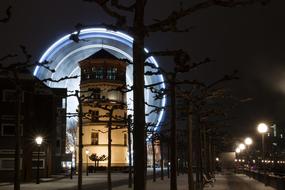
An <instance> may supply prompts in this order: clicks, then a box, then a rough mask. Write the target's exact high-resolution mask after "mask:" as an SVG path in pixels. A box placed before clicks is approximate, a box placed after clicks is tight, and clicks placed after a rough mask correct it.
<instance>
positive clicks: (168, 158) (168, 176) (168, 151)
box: [167, 142, 170, 178]
mask: <svg viewBox="0 0 285 190" xmlns="http://www.w3.org/2000/svg"><path fill="white" fill-rule="evenodd" d="M169 161H170V146H169V142H167V178H170V168H169Z"/></svg>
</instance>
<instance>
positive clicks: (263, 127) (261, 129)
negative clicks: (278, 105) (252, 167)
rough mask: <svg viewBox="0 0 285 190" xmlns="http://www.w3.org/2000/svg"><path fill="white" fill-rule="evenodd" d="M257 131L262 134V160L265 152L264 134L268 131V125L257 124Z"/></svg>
mask: <svg viewBox="0 0 285 190" xmlns="http://www.w3.org/2000/svg"><path fill="white" fill-rule="evenodd" d="M257 131H258V132H259V133H260V134H261V136H262V160H264V154H265V146H264V134H265V133H266V132H267V131H268V126H267V125H266V124H265V123H260V124H259V125H258V126H257Z"/></svg>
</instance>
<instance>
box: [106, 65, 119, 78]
mask: <svg viewBox="0 0 285 190" xmlns="http://www.w3.org/2000/svg"><path fill="white" fill-rule="evenodd" d="M116 75H117V68H115V67H113V68H109V69H107V79H109V80H116Z"/></svg>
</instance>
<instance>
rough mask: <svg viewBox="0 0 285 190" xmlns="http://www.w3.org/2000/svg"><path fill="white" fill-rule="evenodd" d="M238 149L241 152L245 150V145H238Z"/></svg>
mask: <svg viewBox="0 0 285 190" xmlns="http://www.w3.org/2000/svg"><path fill="white" fill-rule="evenodd" d="M238 147H239V149H240V150H241V151H243V150H244V149H245V145H244V144H243V143H240V144H239V146H238Z"/></svg>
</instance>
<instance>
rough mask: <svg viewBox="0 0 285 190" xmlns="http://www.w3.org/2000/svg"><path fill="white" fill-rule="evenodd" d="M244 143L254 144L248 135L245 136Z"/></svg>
mask: <svg viewBox="0 0 285 190" xmlns="http://www.w3.org/2000/svg"><path fill="white" fill-rule="evenodd" d="M244 143H245V144H246V145H248V146H249V145H251V144H252V139H251V138H250V137H247V138H245V140H244Z"/></svg>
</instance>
